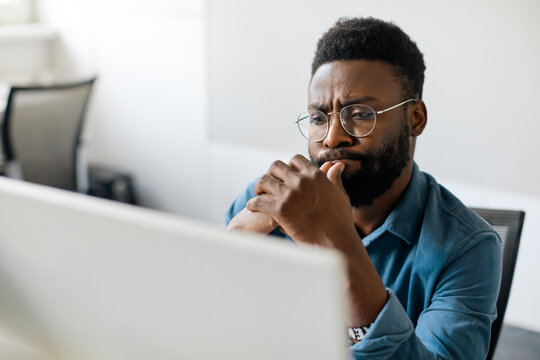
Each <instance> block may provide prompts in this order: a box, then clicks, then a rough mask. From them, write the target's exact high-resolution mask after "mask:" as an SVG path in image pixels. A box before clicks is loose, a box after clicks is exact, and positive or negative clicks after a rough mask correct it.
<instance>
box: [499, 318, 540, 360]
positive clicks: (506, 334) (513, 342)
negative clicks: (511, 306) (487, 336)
mask: <svg viewBox="0 0 540 360" xmlns="http://www.w3.org/2000/svg"><path fill="white" fill-rule="evenodd" d="M538 359H540V333H537V332H535V331H531V330H526V329H523V328H520V327H516V326H511V325H504V326H503V327H502V330H501V335H500V336H499V342H498V344H497V349H495V355H494V356H493V360H538Z"/></svg>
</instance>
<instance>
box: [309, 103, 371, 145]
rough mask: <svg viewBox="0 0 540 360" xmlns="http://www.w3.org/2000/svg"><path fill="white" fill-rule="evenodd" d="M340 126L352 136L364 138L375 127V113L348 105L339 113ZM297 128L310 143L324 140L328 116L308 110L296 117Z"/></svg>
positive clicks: (363, 107)
mask: <svg viewBox="0 0 540 360" xmlns="http://www.w3.org/2000/svg"><path fill="white" fill-rule="evenodd" d="M340 119H341V124H342V126H343V128H344V129H345V131H347V132H348V133H349V134H351V135H353V136H358V137H361V136H366V135H368V134H369V133H370V132H371V131H372V130H373V127H374V126H375V112H374V111H373V109H372V108H370V107H368V106H364V105H350V106H346V107H344V108H343V109H342V110H341V112H340ZM298 128H299V129H300V132H301V133H302V135H303V136H304V137H306V138H307V139H308V140H312V141H320V140H322V139H324V138H325V137H326V135H327V133H328V128H329V119H328V116H327V115H326V114H325V113H323V112H322V111H319V110H308V111H306V112H303V113H302V114H300V116H299V117H298Z"/></svg>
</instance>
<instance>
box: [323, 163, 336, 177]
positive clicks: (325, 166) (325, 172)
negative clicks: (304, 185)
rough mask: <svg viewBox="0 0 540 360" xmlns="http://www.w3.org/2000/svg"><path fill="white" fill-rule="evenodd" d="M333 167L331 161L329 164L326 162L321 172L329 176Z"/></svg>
mask: <svg viewBox="0 0 540 360" xmlns="http://www.w3.org/2000/svg"><path fill="white" fill-rule="evenodd" d="M332 165H334V164H332V162H331V161H327V162H325V163H324V164H322V165H321V167H320V168H319V170H321V171H322V172H323V173H324V175H328V170H330V168H331V167H332Z"/></svg>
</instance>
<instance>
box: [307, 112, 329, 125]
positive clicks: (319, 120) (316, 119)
mask: <svg viewBox="0 0 540 360" xmlns="http://www.w3.org/2000/svg"><path fill="white" fill-rule="evenodd" d="M310 119H311V120H310V122H311V124H313V125H324V124H325V123H326V118H325V117H324V116H322V115H320V114H312V115H311V117H310Z"/></svg>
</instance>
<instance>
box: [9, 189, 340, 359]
mask: <svg viewBox="0 0 540 360" xmlns="http://www.w3.org/2000/svg"><path fill="white" fill-rule="evenodd" d="M342 270H343V266H342V259H341V258H340V256H339V255H338V254H337V253H335V252H333V251H329V250H322V249H315V248H311V247H298V246H296V245H294V244H290V243H286V242H282V241H279V240H273V239H269V238H266V237H258V236H255V235H248V234H230V233H223V232H222V231H221V229H214V228H211V227H210V226H208V225H203V224H200V223H196V222H193V221H190V220H186V219H182V218H178V217H175V216H172V215H166V214H163V213H160V212H157V211H151V210H147V209H142V208H136V207H133V206H128V205H122V204H116V203H113V202H110V201H106V200H101V199H94V198H90V197H87V196H85V195H80V194H75V193H69V192H66V191H62V190H57V189H52V188H46V187H43V186H39V185H34V184H28V183H23V182H20V181H16V180H10V179H5V178H0V358H1V359H3V360H4V359H5V360H10V359H15V360H19V359H37V360H40V359H43V360H48V359H61V360H63V359H66V360H67V359H74V360H75V359H76V360H86V359H96V360H98V359H99V360H109V359H110V360H112V359H114V360H121V359H126V360H127V359H129V360H137V359H141V360H142V359H144V360H148V359H160V360H165V359H175V360H178V359H198V360H199V359H200V360H205V359H208V360H209V359H212V360H214V359H235V360H239V359H240V360H241V359H246V360H247V359H249V360H255V359H261V360H265V359H268V360H270V359H272V360H275V359H280V360H284V359H295V360H296V359H310V360H315V359H321V360H322V359H324V360H327V359H345V358H346V354H347V353H346V332H345V322H344V282H343V271H342Z"/></svg>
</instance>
